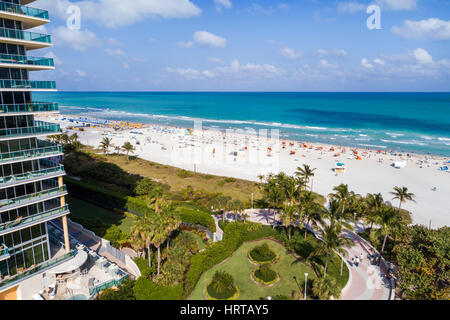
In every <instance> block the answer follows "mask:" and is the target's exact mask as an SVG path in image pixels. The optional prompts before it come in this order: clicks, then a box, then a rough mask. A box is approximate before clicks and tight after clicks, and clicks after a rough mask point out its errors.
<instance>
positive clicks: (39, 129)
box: [0, 121, 61, 138]
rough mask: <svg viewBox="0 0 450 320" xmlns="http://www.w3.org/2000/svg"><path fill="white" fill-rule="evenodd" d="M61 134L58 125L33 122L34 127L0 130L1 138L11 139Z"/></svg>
mask: <svg viewBox="0 0 450 320" xmlns="http://www.w3.org/2000/svg"><path fill="white" fill-rule="evenodd" d="M58 132H61V127H60V125H59V124H54V123H48V122H42V121H35V126H34V127H25V128H14V129H1V130H0V138H1V137H13V136H24V135H34V134H52V133H58Z"/></svg>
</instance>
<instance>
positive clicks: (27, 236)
mask: <svg viewBox="0 0 450 320" xmlns="http://www.w3.org/2000/svg"><path fill="white" fill-rule="evenodd" d="M20 232H21V233H22V242H27V241H30V240H31V229H30V228H26V229H22V230H20Z"/></svg>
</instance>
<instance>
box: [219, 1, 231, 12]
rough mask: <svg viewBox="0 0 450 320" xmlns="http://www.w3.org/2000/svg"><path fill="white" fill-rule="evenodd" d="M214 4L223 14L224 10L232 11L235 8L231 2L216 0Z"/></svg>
mask: <svg viewBox="0 0 450 320" xmlns="http://www.w3.org/2000/svg"><path fill="white" fill-rule="evenodd" d="M214 3H215V4H216V10H217V11H218V12H222V8H225V9H231V7H232V6H233V4H232V3H231V1H230V0H214Z"/></svg>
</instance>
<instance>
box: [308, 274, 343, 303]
mask: <svg viewBox="0 0 450 320" xmlns="http://www.w3.org/2000/svg"><path fill="white" fill-rule="evenodd" d="M312 292H313V294H314V296H316V297H317V298H319V299H320V300H328V299H330V297H331V296H333V297H334V298H339V297H340V295H341V289H340V288H339V287H338V286H337V285H336V281H335V280H334V279H333V278H330V277H328V278H317V279H315V280H314V282H313V286H312Z"/></svg>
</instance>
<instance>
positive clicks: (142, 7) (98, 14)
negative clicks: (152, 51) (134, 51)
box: [35, 0, 202, 28]
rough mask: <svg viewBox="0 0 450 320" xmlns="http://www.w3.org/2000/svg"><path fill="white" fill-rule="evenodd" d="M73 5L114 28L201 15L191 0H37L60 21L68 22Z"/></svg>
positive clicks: (92, 18) (93, 18)
mask: <svg viewBox="0 0 450 320" xmlns="http://www.w3.org/2000/svg"><path fill="white" fill-rule="evenodd" d="M70 5H77V6H79V7H80V9H81V13H82V18H83V19H89V20H95V21H98V22H99V23H101V24H103V25H104V26H106V27H112V28H115V27H120V26H127V25H132V24H135V23H137V22H139V21H142V20H144V19H146V18H149V17H153V16H159V17H162V18H165V19H176V18H189V17H193V16H199V15H200V14H201V12H202V10H201V9H200V8H199V7H197V6H196V5H195V4H193V3H192V2H191V1H190V0H164V1H161V0H133V1H132V2H130V1H123V0H99V1H96V2H94V1H88V0H83V1H77V2H71V1H68V0H38V2H37V3H36V4H35V6H36V7H38V8H44V9H47V10H49V11H50V13H51V14H52V15H53V14H55V15H57V16H58V17H60V18H61V19H67V17H68V16H67V13H66V10H67V8H68V7H69V6H70Z"/></svg>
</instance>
